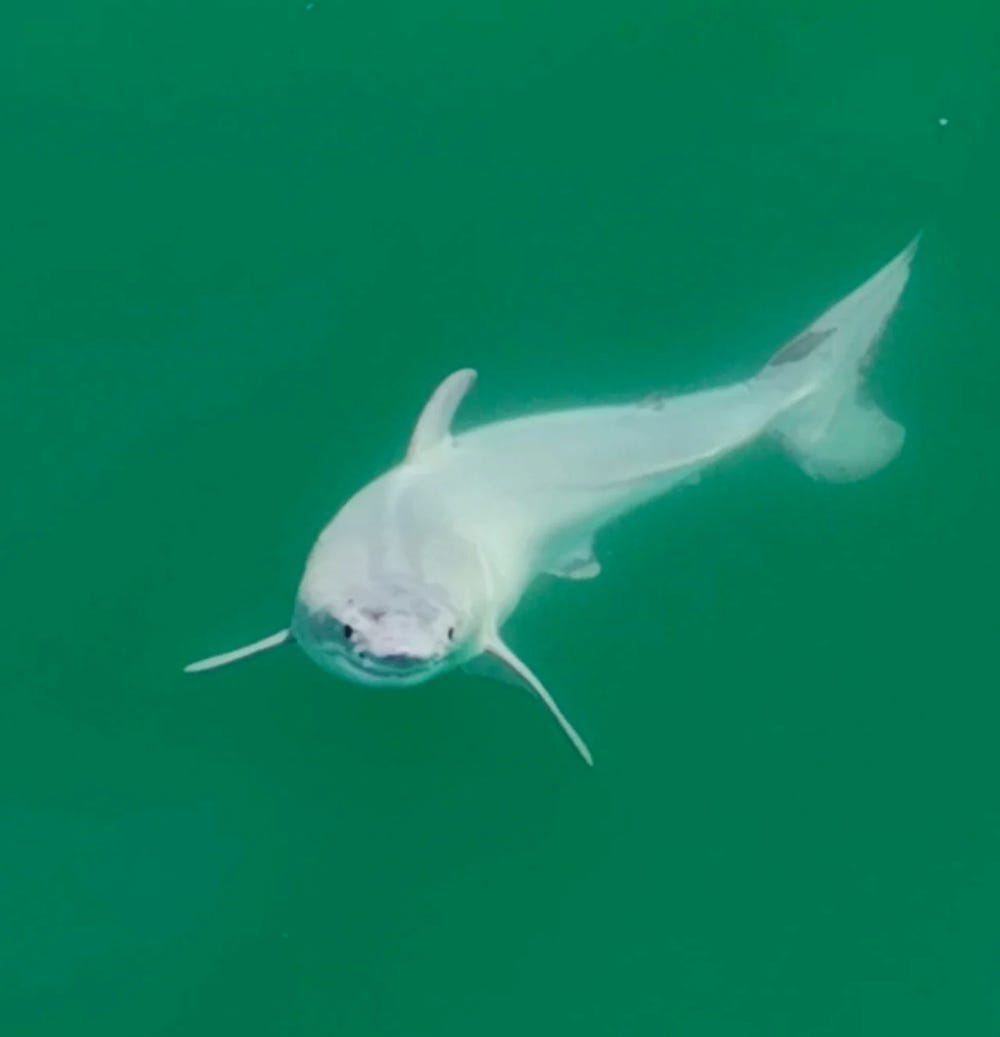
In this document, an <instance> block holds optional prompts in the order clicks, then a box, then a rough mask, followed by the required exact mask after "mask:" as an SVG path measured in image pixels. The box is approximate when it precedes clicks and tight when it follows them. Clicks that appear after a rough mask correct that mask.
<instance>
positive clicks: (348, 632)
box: [344, 623, 354, 641]
mask: <svg viewBox="0 0 1000 1037" xmlns="http://www.w3.org/2000/svg"><path fill="white" fill-rule="evenodd" d="M353 636H354V627H352V626H351V624H350V623H345V624H344V637H346V638H347V640H348V641H350V639H351V638H352V637H353Z"/></svg>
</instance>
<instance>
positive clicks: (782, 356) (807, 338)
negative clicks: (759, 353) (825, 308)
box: [767, 328, 834, 367]
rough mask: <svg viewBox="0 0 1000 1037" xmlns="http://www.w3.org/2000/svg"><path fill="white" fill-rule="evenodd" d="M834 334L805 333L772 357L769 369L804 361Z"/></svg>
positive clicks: (830, 332) (827, 332) (831, 332)
mask: <svg viewBox="0 0 1000 1037" xmlns="http://www.w3.org/2000/svg"><path fill="white" fill-rule="evenodd" d="M833 332H834V329H833V328H830V330H829V331H803V332H802V334H801V335H796V336H795V338H793V339H792V341H791V342H789V343H787V345H784V346H782V347H781V349H779V350H778V352H777V353H775V354H774V356H773V357H771V360H770V363H768V365H767V366H768V367H776V366H777V365H778V364H791V363H794V362H795V361H796V360H803V359H804V358H805V357H807V356H809V354H810V353H812V352H813V350H814V349H817V348H819V346H821V345H822V344H823V343H824V342H825V341H826V340H827V339H828V338H829V337H830V336H831V335H832V334H833Z"/></svg>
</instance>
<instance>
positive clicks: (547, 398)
mask: <svg viewBox="0 0 1000 1037" xmlns="http://www.w3.org/2000/svg"><path fill="white" fill-rule="evenodd" d="M998 33H1000V25H998V15H997V14H996V13H995V9H991V7H990V6H989V5H987V4H985V3H974V2H971V0H959V2H958V3H955V4H950V5H942V6H941V9H940V10H939V11H938V12H937V13H934V14H930V13H927V8H923V7H921V5H916V4H904V3H900V2H898V0H894V2H886V3H882V4H877V5H861V4H845V3H843V2H838V3H835V4H834V3H829V2H820V3H810V4H804V3H803V4H796V3H791V2H786V3H781V2H772V3H750V4H745V3H737V2H735V0H733V2H729V3H724V2H720V3H691V2H683V3H680V4H678V3H662V2H660V3H648V2H646V3H644V2H641V0H620V2H618V3H614V4H584V5H579V4H571V3H568V2H565V0H563V2H560V3H551V2H547V0H541V2H539V0H535V2H532V3H528V2H525V0H520V2H512V3H508V4H501V3H498V2H496V0H470V2H468V3H445V2H441V0H430V2H425V3H409V4H404V3H384V2H380V0H377V2H374V3H367V4H344V3H335V2H333V0H315V6H312V5H306V4H305V3H301V2H298V0H295V2H292V0H275V2H271V3H265V2H263V0H256V2H250V0H241V2H237V0H207V2H199V3H194V2H193V0H172V2H169V3H168V2H161V3H157V2H143V0H138V2H131V3H125V2H123V0H88V2H81V0H77V2H70V0H45V2H42V3H36V4H14V3H9V4H6V5H4V7H3V9H2V11H0V102H2V105H3V130H4V133H3V136H4V158H3V162H2V169H3V173H2V176H3V181H4V188H3V195H2V197H3V201H2V203H0V205H2V208H3V221H2V227H3V232H2V237H0V241H2V246H0V256H2V259H0V262H2V264H3V270H2V277H0V313H2V329H3V330H2V339H0V341H2V349H3V375H2V379H0V441H2V442H3V444H4V451H3V456H4V469H5V479H4V484H5V486H6V497H5V505H4V508H3V520H2V523H0V529H2V533H3V539H2V547H0V579H2V584H3V591H4V594H3V606H2V630H3V664H2V668H0V688H2V696H0V774H2V780H0V796H2V799H0V1033H2V1034H3V1035H5V1037H6V1035H10V1037H36V1035H37V1037H55V1035H63V1034H65V1035H74V1037H78V1035H80V1034H100V1035H101V1037H116V1035H126V1037H147V1035H150V1037H152V1035H194V1037H200V1035H202V1034H206V1035H207V1034H212V1035H219V1034H240V1035H246V1037H256V1035H262V1037H263V1035H268V1037H272V1035H273V1037H322V1035H338V1037H340V1035H343V1037H389V1035H393V1037H396V1035H399V1037H452V1035H455V1037H459V1035H460V1037H485V1035H493V1034H498V1035H501V1034H502V1035H509V1034H515V1035H523V1037H535V1035H539V1037H541V1035H546V1037H548V1035H556V1034H570V1033H572V1034H576V1035H579V1037H590V1035H602V1037H605V1035H606V1037H646V1035H649V1037H666V1035H678V1037H681V1035H683V1037H710V1035H711V1037H714V1035H725V1037H757V1035H760V1037H804V1035H809V1037H811V1035H837V1037H841V1035H842V1037H866V1035H872V1037H885V1035H894V1034H905V1035H907V1037H910V1035H914V1034H921V1035H922V1034H928V1035H931V1034H933V1035H958V1037H966V1035H968V1037H973V1035H975V1037H979V1035H983V1037H986V1035H996V1034H997V1033H998V1032H1000V781H998V768H997V751H996V746H997V744H998V738H1000V696H998V693H997V687H996V685H997V681H996V677H995V672H996V665H995V656H994V645H995V643H996V637H997V603H996V591H995V577H996V541H995V531H996V528H997V500H998V480H997V474H996V473H997V452H998V439H1000V436H998V432H997V419H996V386H997V379H998V373H1000V363H998V361H997V356H998V346H1000V343H998V340H997V326H998V322H1000V312H998V304H997V289H996V267H997V259H996V249H995V240H996V239H995V233H993V231H994V229H995V225H996V222H997V221H996V217H997V205H996V201H995V184H996V182H997V180H996V172H997V167H998V165H1000V164H998V163H997V158H998V150H1000V149H998V143H997V142H998V135H997V117H998V108H1000V104H998V102H1000V74H998V71H997V57H998V53H1000V48H998V45H997V44H998ZM940 119H946V120H947V125H944V126H942V125H941V124H940V122H939V120H940ZM991 225H992V226H991ZM920 226H924V227H925V228H926V235H925V238H924V242H923V245H922V247H921V253H920V255H919V257H918V261H917V264H916V267H915V269H914V275H913V278H912V280H911V283H910V287H909V289H908V291H907V294H906V296H905V298H904V301H903V304H902V306H901V309H900V311H899V314H898V316H897V318H896V320H895V321H894V323H893V325H892V327H891V330H890V332H889V334H888V336H887V340H886V342H885V345H884V348H883V349H882V352H881V355H880V359H879V365H878V367H877V370H876V373H875V390H876V392H877V393H878V395H879V398H880V399H881V400H882V401H883V402H884V403H885V405H886V407H887V409H888V410H889V411H890V412H891V413H892V414H894V415H895V416H896V417H898V418H899V419H900V420H902V421H903V422H904V423H905V424H906V425H907V427H908V429H909V438H908V441H907V445H906V449H905V450H904V452H903V454H902V456H901V457H900V458H899V460H898V461H897V462H896V463H894V464H893V465H892V466H891V467H890V468H889V469H887V470H886V471H885V472H883V473H881V474H880V475H878V476H877V477H876V478H874V479H872V480H870V481H868V482H865V483H861V484H857V485H854V486H826V485H819V484H816V483H812V482H810V481H809V480H808V479H806V478H804V477H803V476H802V475H801V474H800V473H799V472H798V471H797V470H796V469H795V468H794V467H793V466H792V465H791V464H789V463H788V462H787V461H786V460H785V459H783V458H782V457H780V456H779V455H778V454H777V452H776V451H774V450H769V449H766V448H761V449H757V450H754V451H751V452H750V453H748V454H747V455H745V456H743V457H741V458H739V459H738V460H734V461H732V462H730V463H727V464H726V465H724V466H723V467H722V468H720V469H719V470H718V472H716V473H715V474H713V475H712V476H711V477H710V478H708V479H707V480H706V481H705V482H703V483H702V485H700V486H698V487H695V488H691V489H685V490H683V491H680V492H678V493H677V494H675V495H673V496H672V497H670V498H668V499H665V500H664V501H661V502H659V503H657V504H655V505H652V506H650V507H648V508H646V509H644V510H642V511H641V512H639V513H637V514H635V515H633V516H631V517H630V518H629V519H628V520H626V521H624V522H622V523H621V524H619V525H618V526H616V527H615V528H614V529H611V530H609V531H608V533H607V534H606V535H605V536H604V537H603V539H602V540H601V542H600V544H599V553H600V557H601V560H602V562H603V565H604V574H603V575H602V577H601V578H600V579H599V580H597V581H595V582H593V583H590V584H586V585H582V586H581V585H570V584H566V583H556V582H547V583H545V584H544V585H539V586H538V587H537V588H535V590H534V591H533V592H532V593H531V594H530V595H529V597H528V598H527V599H526V601H525V602H524V603H523V606H522V608H521V609H520V610H519V611H518V613H517V614H516V615H515V617H514V619H513V620H512V622H511V623H510V626H509V629H508V633H509V636H510V639H511V640H512V642H513V643H514V644H515V645H516V646H517V647H518V649H519V650H520V651H521V652H522V653H523V655H524V656H525V658H526V659H527V660H528V661H529V662H530V663H531V665H532V666H533V667H535V668H536V669H537V670H538V672H539V673H540V674H542V675H543V676H544V678H545V679H546V681H547V682H548V684H549V685H550V687H551V688H552V690H553V692H554V693H555V694H556V696H557V697H558V698H559V700H560V702H561V704H562V705H563V707H564V708H565V710H566V712H567V713H568V714H569V716H570V717H571V719H572V720H573V721H574V723H575V724H576V725H577V726H578V727H579V729H580V730H581V733H582V734H583V735H584V736H585V737H586V738H587V740H588V741H589V743H590V745H591V747H592V748H593V750H594V753H595V756H596V759H597V766H596V767H595V769H594V770H593V771H588V770H587V768H586V767H584V766H582V765H581V763H580V761H579V760H578V759H576V758H575V756H574V754H573V752H572V750H571V749H570V748H569V747H568V746H567V744H566V743H565V741H564V740H563V739H562V738H561V736H560V734H559V732H558V730H557V729H556V727H555V725H554V724H553V723H552V722H551V721H550V720H549V718H548V717H546V716H545V714H544V712H543V711H542V710H541V709H540V708H539V707H538V705H537V703H535V702H533V701H532V700H531V699H530V698H529V696H527V695H526V694H523V693H520V692H518V691H516V690H515V689H512V688H508V687H505V686H503V685H499V684H496V685H494V684H490V683H486V682H483V681H481V680H478V679H475V678H472V677H467V676H462V675H452V676H449V677H447V678H444V679H442V680H440V681H439V682H437V683H435V684H433V685H430V686H428V687H426V688H423V689H419V690H415V691H411V692H406V693H400V694H392V693H390V694H379V693H374V692H371V691H365V690H363V689H359V688H355V687H351V686H348V685H344V684H340V683H337V682H336V681H334V680H333V679H332V678H330V677H328V676H326V675H324V674H323V673H321V672H320V671H319V670H318V669H316V668H314V667H312V666H311V665H310V664H309V663H308V662H307V661H306V660H305V658H304V657H303V656H302V655H301V654H300V653H298V652H296V651H294V650H291V649H289V650H283V651H280V652H275V653H272V654H271V655H268V656H265V657H261V658H260V659H257V660H254V661H252V662H248V663H246V664H244V665H242V666H240V667H234V668H232V669H228V670H223V671H220V672H219V673H217V674H213V675H209V676H206V677H203V678H200V679H196V678H191V677H185V676H184V675H182V674H181V672H180V669H181V666H182V665H183V664H184V663H185V662H188V661H190V660H191V659H193V658H198V657H200V656H202V655H206V654H210V653H212V652H215V651H221V650H224V649H226V648H230V647H234V646H236V645H239V644H241V643H244V642H246V641H248V640H252V639H254V638H257V637H260V636H263V635H264V634H267V633H269V632H271V631H272V630H274V629H276V628H278V627H280V626H281V625H282V624H283V623H285V622H286V620H287V617H288V614H289V611H290V608H291V603H292V597H293V594H294V589H295V586H296V583H297V580H298V576H299V572H300V567H301V564H302V561H303V559H304V556H305V553H306V551H307V550H308V548H309V546H310V544H311V542H312V540H313V537H314V536H315V534H316V533H317V532H318V530H319V528H320V527H321V526H322V525H323V524H324V522H325V521H326V520H327V518H328V517H329V515H330V514H331V513H332V512H333V511H334V510H335V509H336V508H337V506H338V505H339V503H340V502H342V501H343V500H344V499H345V497H346V496H347V495H348V494H350V493H351V492H352V491H353V490H355V489H356V488H357V487H358V486H360V485H361V484H363V483H364V482H365V481H366V480H368V479H370V478H371V477H373V476H374V475H375V474H377V473H378V472H379V471H381V470H382V469H384V468H385V467H386V466H387V465H389V464H390V463H392V462H393V461H394V460H395V459H396V458H397V457H398V455H399V453H400V451H401V450H402V448H403V446H404V444H405V441H406V438H407V436H408V434H409V430H410V427H411V424H412V421H413V419H414V417H415V415H416V413H417V411H418V410H419V407H420V405H421V403H422V402H423V399H424V398H425V396H426V394H427V393H428V392H429V391H430V389H431V388H432V387H433V385H434V384H435V383H436V381H437V380H438V379H439V378H440V377H441V376H443V375H444V374H446V373H447V372H448V371H450V370H452V369H453V368H456V367H459V366H465V365H472V366H475V367H477V368H478V369H479V372H480V382H479V385H478V387H477V389H476V391H475V394H474V396H473V397H472V398H471V399H470V400H469V401H468V402H467V404H466V406H465V408H464V409H463V412H462V418H461V420H462V422H464V423H466V424H469V423H475V422H478V421H483V420H488V419H492V418H497V417H504V416H508V415H512V414H516V413H524V412H526V411H530V410H533V409H538V408H544V407H552V406H561V405H565V404H570V403H580V402H598V401H603V400H611V399H627V398H629V397H630V396H634V395H642V394H645V393H647V392H649V391H650V390H652V389H667V390H687V389H692V388H696V387H702V386H706V385H710V384H718V383H720V382H723V381H725V380H727V379H730V378H735V377H742V376H744V375H746V374H748V373H749V372H750V371H752V370H753V369H754V368H755V366H756V365H757V364H759V363H761V362H762V361H763V359H764V358H765V357H766V356H767V355H768V354H769V353H770V352H771V351H772V350H773V349H774V348H776V347H777V346H778V345H779V344H780V343H781V342H783V341H785V340H787V338H789V337H790V336H791V335H792V334H794V333H795V332H797V331H798V330H800V328H801V327H802V326H803V325H804V324H805V323H807V322H808V321H809V320H810V319H811V318H812V317H813V316H814V315H815V314H816V313H818V312H819V311H820V310H821V309H823V308H824V307H825V306H827V305H828V304H830V303H831V302H833V301H834V300H835V299H837V298H839V297H840V296H841V295H843V294H844V293H845V292H846V291H848V290H849V289H851V288H853V287H854V286H855V285H856V284H858V283H860V281H861V280H863V279H864V278H865V277H866V276H868V274H870V273H871V272H872V271H873V270H874V269H876V268H877V267H878V266H879V265H881V263H883V262H884V261H886V260H887V259H888V258H889V257H890V256H891V255H892V254H894V253H895V252H896V251H897V250H898V249H899V248H900V247H902V245H903V244H904V243H905V242H906V241H907V240H908V239H909V238H910V236H911V235H912V234H913V232H914V231H915V230H916V229H917V228H918V227H920Z"/></svg>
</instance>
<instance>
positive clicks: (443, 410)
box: [406, 367, 476, 461]
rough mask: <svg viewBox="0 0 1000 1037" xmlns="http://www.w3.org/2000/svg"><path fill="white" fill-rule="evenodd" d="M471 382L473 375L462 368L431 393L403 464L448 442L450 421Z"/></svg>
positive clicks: (472, 372) (474, 375) (474, 374)
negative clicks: (445, 441)
mask: <svg viewBox="0 0 1000 1037" xmlns="http://www.w3.org/2000/svg"><path fill="white" fill-rule="evenodd" d="M475 380H476V372H475V371H473V370H472V369H471V368H468V367H466V368H463V369H462V370H461V371H455V372H454V373H453V374H450V375H448V377H447V378H446V379H445V380H444V381H443V382H442V383H441V384H440V385H439V386H438V387H437V388H436V389H435V390H434V392H432V393H431V397H430V399H429V400H428V401H427V402H426V403H425V404H424V409H423V410H422V411H421V412H420V417H419V418H418V419H417V424H416V427H415V428H414V429H413V435H412V436H410V445H409V446H408V447H407V449H406V460H407V461H413V460H415V459H416V458H418V457H420V455H421V454H423V453H424V452H425V451H427V450H430V449H432V448H433V447H436V446H438V444H440V443H441V442H443V441H444V440H446V439H447V438H448V435H449V432H450V430H451V419H452V418H453V417H454V416H455V411H456V410H458V405H459V404H460V403H461V402H462V399H463V397H464V396H465V394H466V393H467V392H468V391H469V389H471V388H472V383H473V382H474V381H475Z"/></svg>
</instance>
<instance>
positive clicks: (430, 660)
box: [292, 579, 474, 687]
mask: <svg viewBox="0 0 1000 1037" xmlns="http://www.w3.org/2000/svg"><path fill="white" fill-rule="evenodd" d="M473 633H474V631H473V630H472V624H471V623H470V622H469V621H468V619H467V617H464V616H463V615H462V613H461V610H460V609H459V608H458V607H457V606H456V605H455V604H454V603H453V602H452V601H451V600H449V598H448V596H447V594H446V593H445V592H444V590H443V588H441V587H437V586H433V585H424V584H422V583H420V582H417V581H412V580H403V579H393V580H386V581H384V582H372V583H367V584H364V585H360V586H355V587H352V588H351V589H350V590H349V591H348V592H346V593H345V594H343V595H339V596H337V597H336V598H334V599H333V600H329V599H327V600H324V601H323V603H322V604H316V603H310V602H309V601H308V600H307V599H305V598H302V597H300V598H299V600H298V602H297V604H296V608H295V615H294V618H293V620H292V634H293V636H294V637H295V640H296V641H297V642H298V643H299V645H300V646H301V648H302V649H303V651H305V653H306V654H307V655H308V656H309V657H310V658H311V659H312V660H313V662H315V663H317V664H318V665H319V666H320V667H322V668H323V669H324V670H328V671H330V672H332V673H335V674H337V675H338V676H341V677H344V678H346V679H348V680H351V681H355V682H357V683H359V684H367V685H369V686H372V687H393V686H396V687H405V686H407V685H412V684H422V683H423V682H424V681H427V680H430V679H431V678H432V677H434V676H436V675H437V674H439V673H441V672H442V671H443V670H446V669H450V668H451V667H452V666H454V665H456V664H457V663H458V662H460V661H461V659H462V658H463V657H464V656H465V655H466V654H467V646H468V642H469V640H470V635H472V634H473Z"/></svg>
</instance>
